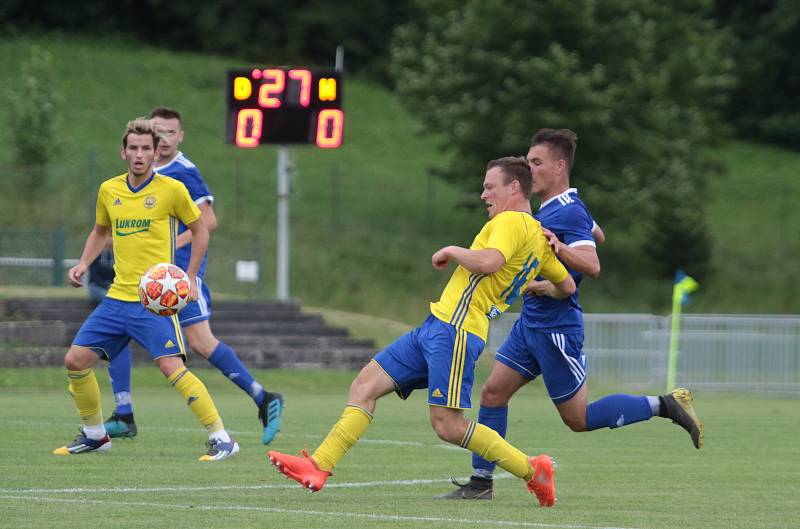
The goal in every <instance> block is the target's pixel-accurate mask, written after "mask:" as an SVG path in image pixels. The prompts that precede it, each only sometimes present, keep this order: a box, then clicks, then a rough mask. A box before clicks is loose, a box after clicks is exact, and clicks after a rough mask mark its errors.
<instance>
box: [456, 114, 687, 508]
mask: <svg viewBox="0 0 800 529" xmlns="http://www.w3.org/2000/svg"><path fill="white" fill-rule="evenodd" d="M576 143H577V136H576V134H575V133H574V132H572V131H571V130H568V129H558V130H556V129H541V130H540V131H538V132H537V133H536V134H535V135H534V136H533V138H532V140H531V146H530V150H529V151H528V154H527V160H528V164H529V166H530V170H531V174H532V176H533V194H534V195H536V196H538V197H539V199H540V200H541V204H540V206H539V211H538V213H537V214H536V218H537V219H538V220H539V221H540V222H541V223H542V226H543V228H547V230H545V235H547V236H548V238H549V240H550V245H551V247H552V248H553V251H554V252H555V253H556V255H557V256H558V258H559V260H560V261H561V262H562V263H563V264H564V265H565V266H566V267H567V269H568V270H569V272H570V274H571V275H572V277H573V279H574V280H575V284H576V285H580V282H581V279H582V278H583V275H588V276H590V277H596V276H598V275H599V274H600V260H599V258H598V256H597V251H596V245H595V240H596V239H600V240H601V241H602V239H604V237H605V236H604V235H603V233H602V230H600V229H599V226H597V224H596V223H595V222H594V220H593V219H592V216H591V215H590V214H589V210H588V209H587V208H586V205H584V203H583V202H582V201H581V199H580V198H579V197H578V191H577V189H575V188H571V187H570V185H569V174H570V170H571V169H572V165H573V161H574V157H575V148H576ZM583 337H584V328H583V311H582V308H581V305H580V304H579V303H578V292H577V290H576V291H575V293H573V294H572V295H570V296H567V297H560V298H559V297H558V296H554V290H553V288H552V284H551V283H550V282H549V281H546V280H542V279H541V278H535V279H534V280H533V281H531V282H530V283H529V284H528V286H527V288H526V295H525V297H524V301H523V308H522V314H521V315H520V318H519V320H518V321H517V322H516V323H515V324H514V327H513V329H512V331H511V333H510V334H509V336H508V338H506V340H505V342H503V344H502V345H501V346H500V347H499V348H498V351H497V353H496V356H495V361H494V363H493V365H492V370H491V373H490V374H489V378H488V379H487V380H486V383H485V384H484V386H483V389H482V390H481V405H480V411H479V413H478V422H479V423H480V424H484V425H486V426H488V427H490V428H492V429H493V430H495V431H497V432H499V433H500V434H501V435H505V433H506V429H507V426H508V402H509V401H510V400H511V397H512V396H513V395H514V394H515V393H516V392H517V391H518V390H519V389H520V388H521V387H522V386H524V385H525V384H527V383H528V382H530V381H532V380H534V379H535V378H536V377H538V376H540V375H541V376H542V378H543V380H544V384H545V386H546V387H547V392H548V394H549V395H550V398H551V400H552V401H553V404H555V406H556V409H557V410H558V412H559V414H560V415H561V419H562V420H563V421H564V423H565V424H566V425H567V426H569V428H570V429H571V430H572V431H575V432H585V431H591V430H596V429H599V428H604V427H608V428H618V427H621V426H625V425H628V424H633V423H636V422H640V421H646V420H648V419H650V418H651V417H654V416H660V417H665V418H668V419H671V420H672V421H673V422H675V423H676V424H679V425H680V426H681V427H683V428H684V429H686V430H687V431H688V432H689V434H690V436H691V439H692V443H693V444H694V446H695V448H700V446H701V445H702V442H703V425H702V423H701V422H700V420H699V419H698V418H697V416H696V415H695V412H694V409H693V406H692V394H691V392H690V391H688V390H687V389H684V388H679V389H676V390H674V391H672V392H671V393H668V394H666V395H661V396H637V395H625V394H614V395H608V396H606V397H603V398H601V399H599V400H597V401H595V402H592V403H591V404H587V395H588V387H587V383H586V356H585V355H584V354H583ZM472 466H473V474H472V477H471V478H470V480H469V481H468V482H467V483H464V484H461V483H458V482H456V481H455V480H453V483H454V484H455V485H456V486H457V488H456V489H455V490H453V491H451V492H449V493H447V494H445V495H443V496H440V498H445V499H492V497H493V495H494V492H493V489H492V475H493V473H494V468H495V465H494V463H492V462H489V461H486V460H485V459H482V458H480V457H478V456H475V455H473V457H472Z"/></svg>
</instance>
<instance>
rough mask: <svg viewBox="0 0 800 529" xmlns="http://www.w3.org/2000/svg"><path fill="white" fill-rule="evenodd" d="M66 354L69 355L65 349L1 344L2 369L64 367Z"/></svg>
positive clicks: (0, 365)
mask: <svg viewBox="0 0 800 529" xmlns="http://www.w3.org/2000/svg"><path fill="white" fill-rule="evenodd" d="M65 354H67V349H66V348H65V347H45V346H33V345H30V346H19V345H10V344H3V343H0V367H46V366H51V367H56V366H61V367H63V366H64V355H65Z"/></svg>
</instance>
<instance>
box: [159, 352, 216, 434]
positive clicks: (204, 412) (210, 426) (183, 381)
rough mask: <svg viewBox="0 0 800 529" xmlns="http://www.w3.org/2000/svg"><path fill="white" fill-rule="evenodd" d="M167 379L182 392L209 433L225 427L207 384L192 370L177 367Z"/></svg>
mask: <svg viewBox="0 0 800 529" xmlns="http://www.w3.org/2000/svg"><path fill="white" fill-rule="evenodd" d="M167 380H169V383H170V384H172V387H174V388H175V390H176V391H177V392H178V393H180V394H181V396H182V397H183V398H184V400H185V401H186V404H188V405H189V408H190V409H191V410H192V413H194V414H195V416H196V417H197V420H199V421H200V424H202V425H203V427H204V428H205V429H206V430H207V431H208V433H214V432H218V431H220V430H223V429H224V428H225V427H224V426H223V425H222V419H220V417H219V412H218V411H217V407H216V406H215V405H214V400H213V399H212V398H211V395H209V393H208V390H207V389H206V387H205V385H204V384H203V383H202V382H201V381H200V379H199V378H197V377H196V376H194V374H192V372H191V371H189V370H188V369H186V368H185V367H184V368H182V369H177V370H175V372H174V373H172V374H171V375H170V376H169V377H168V378H167Z"/></svg>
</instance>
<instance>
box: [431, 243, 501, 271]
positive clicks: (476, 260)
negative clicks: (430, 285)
mask: <svg viewBox="0 0 800 529" xmlns="http://www.w3.org/2000/svg"><path fill="white" fill-rule="evenodd" d="M451 259H452V260H454V261H455V262H457V263H458V264H460V265H461V266H463V267H464V268H466V269H467V270H469V271H470V272H472V273H473V274H493V273H495V272H497V271H498V270H500V269H501V268H502V267H503V265H504V264H506V258H505V257H503V254H502V253H500V250H495V249H494V248H483V249H481V250H469V249H467V248H462V247H460V246H445V247H444V248H442V249H440V250H439V251H437V252H436V253H434V254H433V256H432V257H431V264H432V265H433V267H434V268H435V269H436V270H444V269H445V268H447V263H449V262H450V260H451Z"/></svg>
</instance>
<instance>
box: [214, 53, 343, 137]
mask: <svg viewBox="0 0 800 529" xmlns="http://www.w3.org/2000/svg"><path fill="white" fill-rule="evenodd" d="M226 91H227V112H226V134H225V141H226V143H230V144H233V145H236V146H238V147H243V148H252V147H258V146H259V145H275V144H291V143H294V144H311V145H316V146H317V147H321V148H324V149H335V148H337V147H339V146H340V145H341V144H342V140H343V135H344V111H343V110H342V74H341V72H338V71H336V70H320V69H313V68H286V67H279V68H261V67H259V68H251V69H240V70H229V71H228V77H227V90H226Z"/></svg>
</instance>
